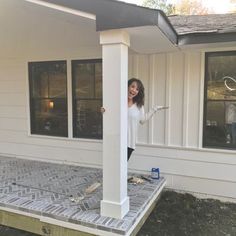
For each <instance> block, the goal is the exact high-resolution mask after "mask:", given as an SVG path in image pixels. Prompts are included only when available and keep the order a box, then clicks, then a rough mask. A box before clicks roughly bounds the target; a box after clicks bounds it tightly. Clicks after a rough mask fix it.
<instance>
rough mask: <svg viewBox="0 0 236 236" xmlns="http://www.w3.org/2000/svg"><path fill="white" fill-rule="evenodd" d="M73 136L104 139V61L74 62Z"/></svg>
mask: <svg viewBox="0 0 236 236" xmlns="http://www.w3.org/2000/svg"><path fill="white" fill-rule="evenodd" d="M72 87H73V136H74V137H77V138H94V139H101V138H102V115H101V112H100V108H101V106H102V61H101V60H85V61H72Z"/></svg>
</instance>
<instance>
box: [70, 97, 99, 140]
mask: <svg viewBox="0 0 236 236" xmlns="http://www.w3.org/2000/svg"><path fill="white" fill-rule="evenodd" d="M101 106H102V102H101V101H100V100H77V103H76V114H77V116H76V117H77V119H76V120H75V124H74V125H75V130H74V136H75V137H79V138H97V139H101V138H102V115H101V112H100V108H101Z"/></svg>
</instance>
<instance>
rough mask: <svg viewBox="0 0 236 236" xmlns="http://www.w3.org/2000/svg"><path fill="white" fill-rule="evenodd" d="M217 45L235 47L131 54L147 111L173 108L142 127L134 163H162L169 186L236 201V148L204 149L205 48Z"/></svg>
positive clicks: (146, 165) (140, 165)
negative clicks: (162, 107)
mask: <svg viewBox="0 0 236 236" xmlns="http://www.w3.org/2000/svg"><path fill="white" fill-rule="evenodd" d="M218 50H223V51H227V50H229V51H230V50H235V48H228V49H225V48H222V49H219V48H215V49H210V48H205V49H201V50H185V51H182V52H178V53H167V54H155V55H133V56H132V64H131V68H132V73H131V77H132V76H135V77H138V78H141V79H142V80H144V84H145V88H146V95H147V96H146V110H148V109H150V108H151V107H152V106H153V105H154V104H158V105H167V106H170V109H169V110H167V111H159V112H158V114H157V115H156V116H155V117H154V118H153V119H152V120H151V121H150V122H149V123H148V124H146V125H145V126H144V127H142V128H141V130H140V135H139V138H138V142H139V144H140V145H139V146H138V148H137V150H136V151H135V153H134V157H133V158H131V161H130V168H131V169H133V170H135V171H143V170H150V169H151V168H152V167H160V170H161V173H162V174H163V175H165V176H166V177H167V179H168V187H169V188H172V189H177V190H183V191H191V192H195V193H201V194H203V195H204V194H210V195H212V196H214V197H216V198H217V197H220V198H229V199H230V198H232V199H231V200H233V199H234V200H235V199H236V190H235V189H236V188H235V187H236V173H235V167H236V166H235V164H236V160H235V157H236V155H235V154H236V151H230V150H224V149H209V148H202V133H203V132H202V129H203V109H204V105H203V100H204V72H205V71H204V69H205V51H218ZM229 199H228V200H229Z"/></svg>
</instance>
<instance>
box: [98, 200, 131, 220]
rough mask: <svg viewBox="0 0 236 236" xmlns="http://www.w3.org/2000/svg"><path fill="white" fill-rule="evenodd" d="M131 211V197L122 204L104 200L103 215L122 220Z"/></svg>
mask: <svg viewBox="0 0 236 236" xmlns="http://www.w3.org/2000/svg"><path fill="white" fill-rule="evenodd" d="M128 211H129V197H126V198H125V200H124V201H123V202H121V203H118V202H111V201H106V200H102V201H101V215H102V216H108V217H112V218H116V219H122V218H123V217H124V216H125V215H126V214H127V213H128Z"/></svg>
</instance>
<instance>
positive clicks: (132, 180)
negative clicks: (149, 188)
mask: <svg viewBox="0 0 236 236" xmlns="http://www.w3.org/2000/svg"><path fill="white" fill-rule="evenodd" d="M143 182H144V180H143V179H141V178H138V177H134V176H132V177H129V178H128V183H131V184H134V185H136V184H142V183H143Z"/></svg>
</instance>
